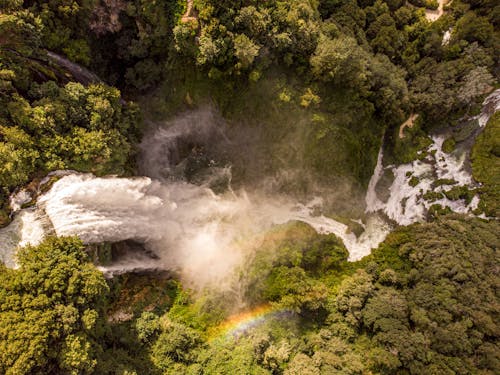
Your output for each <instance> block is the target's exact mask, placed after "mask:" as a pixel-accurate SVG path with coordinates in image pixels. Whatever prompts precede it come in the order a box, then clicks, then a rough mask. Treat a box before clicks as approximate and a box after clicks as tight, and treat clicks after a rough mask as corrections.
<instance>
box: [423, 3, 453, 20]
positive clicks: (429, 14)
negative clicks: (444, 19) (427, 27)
mask: <svg viewBox="0 0 500 375" xmlns="http://www.w3.org/2000/svg"><path fill="white" fill-rule="evenodd" d="M438 2H439V6H438V8H437V9H436V10H430V9H426V10H425V18H427V19H428V20H429V21H431V22H434V21H436V20H437V19H438V18H439V17H441V16H442V15H443V13H444V6H445V4H446V3H447V2H448V1H447V0H438Z"/></svg>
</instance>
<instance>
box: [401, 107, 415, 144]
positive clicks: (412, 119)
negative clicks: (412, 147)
mask: <svg viewBox="0 0 500 375" xmlns="http://www.w3.org/2000/svg"><path fill="white" fill-rule="evenodd" d="M417 118H418V113H412V114H411V115H410V117H408V120H406V121H405V122H403V123H402V124H401V126H400V127H399V138H401V139H402V138H404V137H405V133H404V130H405V128H406V127H408V128H412V127H413V124H415V120H416V119H417Z"/></svg>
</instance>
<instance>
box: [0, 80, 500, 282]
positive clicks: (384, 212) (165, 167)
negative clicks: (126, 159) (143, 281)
mask: <svg viewBox="0 0 500 375" xmlns="http://www.w3.org/2000/svg"><path fill="white" fill-rule="evenodd" d="M499 107H500V90H497V91H495V92H494V93H493V94H491V95H490V96H489V97H488V98H487V99H486V100H485V102H484V106H483V110H482V112H481V114H480V115H478V116H476V117H475V118H473V119H472V120H474V121H477V122H478V126H479V128H480V127H483V126H484V125H485V124H486V122H487V121H488V119H489V117H490V116H491V115H492V114H493V113H494V112H495V111H497V110H498V109H499ZM191 120H193V119H191ZM191 120H190V118H189V116H188V117H187V118H185V119H184V120H183V121H184V122H182V121H181V123H180V124H177V125H174V126H169V127H160V128H158V129H157V130H156V131H154V132H152V134H150V135H148V136H146V137H145V139H144V141H143V144H142V146H143V150H144V152H143V159H144V160H143V163H142V168H141V169H142V172H143V173H144V174H146V175H148V176H149V177H146V176H144V177H133V178H119V177H113V176H109V177H95V176H93V175H92V174H82V173H77V172H71V171H62V172H57V173H56V174H58V175H59V177H60V178H59V179H58V180H57V181H56V182H55V183H54V184H53V185H52V186H51V188H50V189H49V190H48V191H47V192H45V193H43V194H41V195H40V196H39V197H38V199H37V202H36V205H34V206H33V207H30V208H24V209H22V208H21V206H22V205H23V203H26V202H29V201H30V199H31V198H30V196H29V194H27V193H26V192H25V191H21V192H18V193H17V194H16V195H13V197H12V198H11V206H12V207H13V209H14V211H15V212H14V215H15V217H14V220H13V222H12V223H11V224H10V225H9V226H8V227H6V228H3V229H2V230H0V243H1V249H0V257H1V260H2V261H3V262H4V263H5V264H7V265H8V266H10V267H15V251H16V249H17V248H18V247H19V246H25V245H27V244H32V245H36V244H37V243H39V242H40V241H41V240H42V239H43V238H44V237H45V236H47V235H49V234H56V235H58V236H69V235H77V236H79V237H80V238H81V239H82V240H83V241H84V242H85V243H89V244H90V243H102V242H119V241H124V240H134V241H137V242H140V243H141V244H143V246H144V248H145V249H147V250H148V252H149V253H152V254H154V257H150V256H146V255H144V254H135V255H130V256H129V257H127V258H125V259H121V260H119V261H118V262H116V263H113V264H111V265H109V266H107V267H103V268H102V270H103V271H104V272H108V273H119V272H126V271H130V270H142V269H144V270H147V269H173V270H177V271H179V272H181V273H182V274H184V275H189V274H196V275H197V276H198V277H197V280H198V281H199V282H202V283H208V282H214V281H217V280H219V279H221V278H223V277H224V276H225V275H227V273H228V272H230V271H231V270H232V269H234V267H235V266H236V265H237V264H238V263H239V262H240V261H241V258H242V256H244V249H243V248H242V247H241V246H240V245H239V244H241V243H242V242H244V241H245V240H248V239H249V238H252V237H253V236H255V235H257V234H258V233H261V232H262V231H265V230H267V229H269V228H270V227H272V226H273V225H276V224H282V223H286V222H288V221H291V220H299V221H303V222H305V223H308V224H309V225H311V226H312V227H313V228H314V229H315V230H316V231H317V232H319V233H334V234H335V235H337V236H338V237H340V238H341V239H342V240H343V241H344V244H345V245H346V247H347V249H348V250H349V254H350V257H349V259H350V260H357V259H360V258H362V257H363V256H365V255H367V254H369V253H370V251H371V249H372V248H374V247H376V246H377V245H378V244H379V243H380V242H381V241H383V240H384V239H385V237H386V235H387V234H388V233H389V231H390V230H391V224H390V222H396V223H397V224H400V225H408V224H411V223H414V222H417V221H422V220H425V218H426V214H427V210H428V209H429V207H430V206H431V205H432V204H440V205H442V206H446V207H449V208H450V209H452V210H453V211H455V212H460V213H470V212H472V210H474V209H475V208H476V207H477V204H478V198H477V197H475V198H474V199H472V201H471V202H465V201H463V200H455V201H453V200H450V199H448V198H446V197H445V196H444V195H443V196H442V197H441V198H439V199H438V200H435V201H433V202H430V201H427V200H426V199H425V198H424V195H425V193H426V192H427V191H434V192H436V193H440V192H442V191H444V190H445V189H446V188H449V187H450V186H448V185H439V186H434V184H433V182H434V181H436V180H437V179H449V180H454V181H453V182H451V181H449V183H450V184H453V186H467V187H474V186H475V182H474V181H473V179H472V177H471V175H470V173H469V171H468V168H467V159H468V150H467V149H460V148H459V147H457V150H456V151H455V152H453V153H451V154H446V153H444V152H443V151H442V144H443V141H444V139H445V138H444V135H435V136H433V137H432V141H433V143H432V145H431V146H430V147H429V149H428V150H427V151H428V153H427V155H428V156H427V157H426V158H425V159H423V160H419V161H414V162H413V163H409V164H404V165H400V166H384V165H383V152H382V150H381V151H380V153H379V157H378V163H377V166H376V168H375V171H374V174H373V177H372V179H371V181H370V184H369V186H368V191H367V194H366V206H367V208H366V212H367V216H366V217H365V218H364V222H363V226H364V228H365V231H364V233H362V234H361V235H360V236H359V237H356V236H355V235H354V234H353V233H352V232H350V231H349V229H348V227H347V226H346V225H345V224H343V223H340V222H338V221H335V220H333V219H331V218H329V217H326V216H323V215H317V214H315V212H317V210H316V209H317V208H318V207H319V206H321V204H322V201H321V198H314V199H311V201H310V202H309V203H307V204H301V203H297V202H294V201H291V200H290V199H289V198H286V197H283V196H272V195H269V194H268V193H267V194H263V193H259V192H246V191H244V190H241V191H237V192H235V191H233V190H232V189H231V188H230V184H229V183H228V189H226V190H225V191H224V192H222V193H219V194H216V193H215V192H214V191H213V189H211V186H212V185H211V182H213V180H214V179H224V178H226V180H227V181H229V182H230V173H231V172H230V168H220V167H215V166H214V167H212V168H211V169H210V173H208V174H206V176H205V179H204V180H202V181H199V183H196V184H194V183H189V182H187V181H184V180H179V179H177V178H175V170H176V168H179V165H182V161H180V160H174V159H176V155H177V154H178V148H179V147H180V146H179V139H180V138H181V137H186V136H187V137H190V138H193V137H194V138H196V137H206V135H207V134H206V132H207V128H206V127H205V126H203V125H202V124H198V123H197V122H196V121H194V120H193V121H191ZM145 161H146V162H145ZM387 171H390V172H391V173H392V174H393V175H394V179H393V182H392V184H391V185H390V186H389V187H388V188H387V191H385V194H383V195H384V197H385V199H382V198H380V197H379V195H380V187H379V188H378V189H377V185H379V182H380V180H381V178H382V175H383V174H384V173H386V172H387ZM412 177H415V180H416V181H417V182H416V183H413V184H410V180H411V179H412ZM45 182H46V181H42V184H43V183H45ZM387 219H390V220H387ZM200 275H203V277H202V278H200V277H199V276H200Z"/></svg>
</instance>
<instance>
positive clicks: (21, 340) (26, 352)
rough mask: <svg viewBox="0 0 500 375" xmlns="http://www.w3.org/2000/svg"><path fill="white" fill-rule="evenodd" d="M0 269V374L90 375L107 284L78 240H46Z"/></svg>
mask: <svg viewBox="0 0 500 375" xmlns="http://www.w3.org/2000/svg"><path fill="white" fill-rule="evenodd" d="M18 264H19V268H18V269H15V270H11V269H6V268H4V267H2V269H1V270H0V278H1V280H0V305H1V306H2V307H1V309H0V317H1V318H0V346H1V350H0V353H1V354H0V371H1V372H2V373H5V374H28V373H43V372H45V371H44V369H45V370H48V369H51V371H54V372H58V373H68V374H69V373H71V374H77V373H92V372H93V369H94V368H95V366H96V357H97V353H98V352H99V351H100V350H101V348H100V344H99V341H98V338H99V337H100V335H102V330H103V324H104V322H103V320H102V318H103V308H104V306H105V301H106V294H107V292H108V290H109V289H108V286H107V284H106V282H105V280H104V277H103V276H102V274H101V272H99V271H98V270H97V269H96V268H95V267H94V266H93V265H92V264H91V263H89V261H88V259H87V257H86V255H85V253H84V252H83V246H82V243H81V242H80V240H78V239H75V238H57V239H56V238H49V239H47V240H45V241H44V242H43V243H41V244H40V245H39V246H37V247H31V246H28V247H26V248H23V249H21V250H20V251H19V253H18Z"/></svg>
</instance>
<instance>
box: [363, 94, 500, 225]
mask: <svg viewBox="0 0 500 375" xmlns="http://www.w3.org/2000/svg"><path fill="white" fill-rule="evenodd" d="M499 109H500V90H496V91H494V92H493V93H492V94H490V95H489V96H488V97H487V98H486V99H485V101H484V102H483V109H482V111H481V113H480V114H479V115H477V116H475V117H473V118H471V119H470V120H469V123H471V122H477V126H478V127H479V129H478V130H480V128H482V127H484V126H485V125H486V123H487V122H488V120H489V118H490V117H491V116H492V115H493V114H494V113H495V112H496V111H498V110H499ZM476 134H477V132H476ZM431 139H432V144H431V145H430V146H429V147H428V149H427V150H426V155H427V156H426V157H425V158H424V159H423V160H415V161H413V162H412V163H408V164H403V165H399V166H397V167H394V166H387V167H385V168H384V167H383V164H382V160H383V153H382V149H381V150H380V153H379V157H378V160H377V166H376V168H375V173H374V174H373V176H372V179H371V180H370V183H369V186H368V192H367V195H366V211H367V212H377V211H382V212H384V213H385V214H386V215H387V216H388V217H389V218H390V219H392V220H394V221H395V222H397V223H398V224H400V225H409V224H412V223H415V222H417V221H423V220H425V217H426V215H427V212H428V210H429V208H430V207H431V206H432V205H440V206H442V207H448V208H450V209H451V210H452V211H454V212H457V213H463V214H467V213H472V211H474V210H475V209H476V208H477V207H478V203H479V198H478V197H477V196H475V197H474V198H473V199H472V200H471V201H470V202H466V201H465V200H464V199H457V200H452V199H449V198H448V197H446V196H445V195H444V192H446V191H447V190H449V189H451V188H453V187H466V188H470V189H473V188H475V187H476V184H475V182H474V181H473V179H472V176H471V174H470V171H469V168H468V166H467V160H468V154H469V151H470V150H468V149H464V148H458V147H457V149H456V150H455V151H453V152H452V153H450V154H448V153H446V152H444V151H443V142H444V141H445V139H446V137H445V136H444V135H434V136H432V137H431ZM384 170H390V171H391V172H392V173H393V175H394V180H393V182H392V184H391V186H390V187H389V194H388V195H389V198H388V199H387V200H385V201H382V200H381V199H379V197H378V195H377V192H376V187H377V185H378V183H379V182H380V180H381V178H382V176H383V173H384ZM438 182H439V183H438ZM429 192H430V193H434V194H430V195H429V194H427V196H426V193H429ZM429 197H430V198H429Z"/></svg>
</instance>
